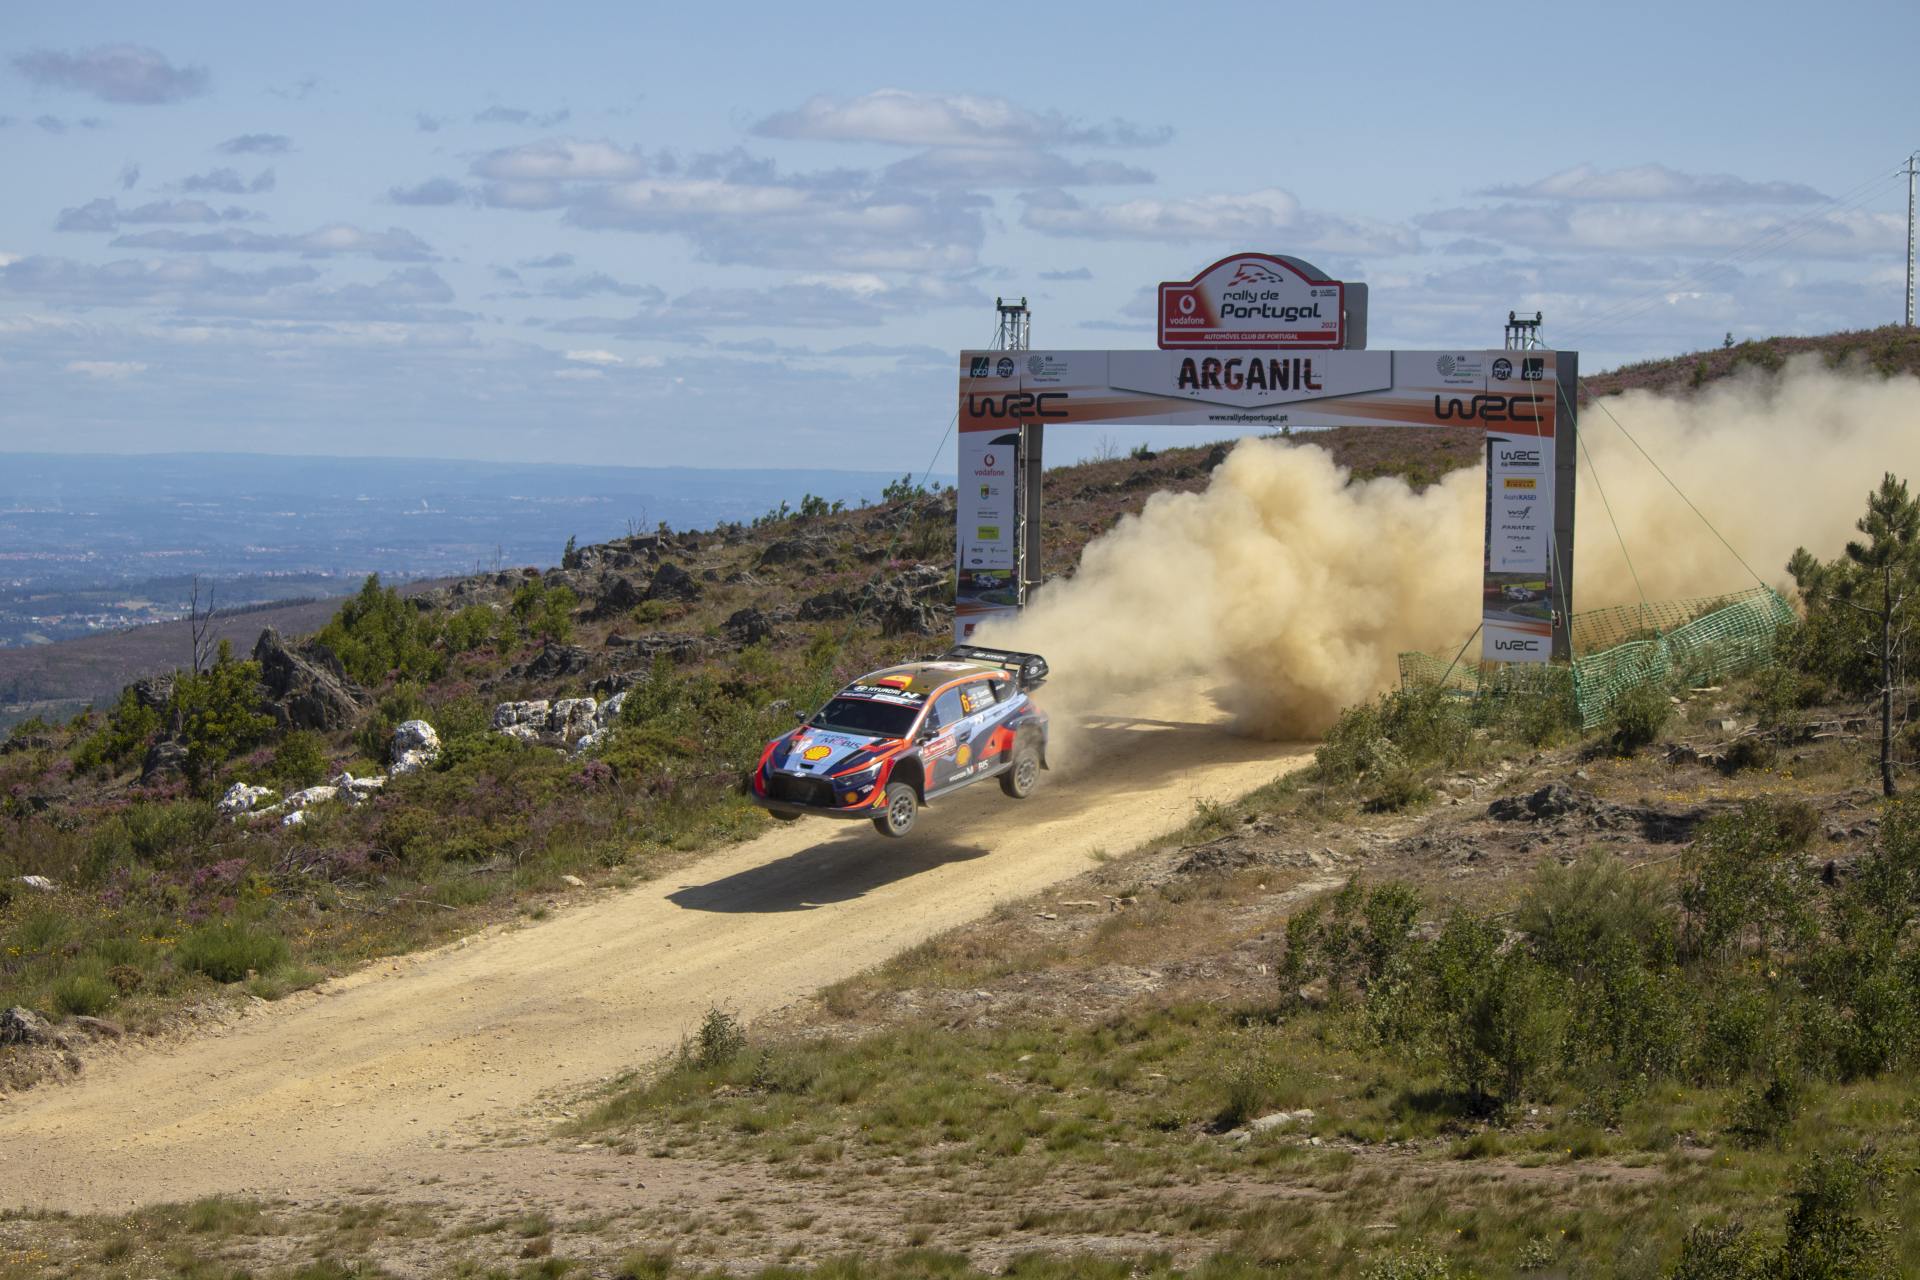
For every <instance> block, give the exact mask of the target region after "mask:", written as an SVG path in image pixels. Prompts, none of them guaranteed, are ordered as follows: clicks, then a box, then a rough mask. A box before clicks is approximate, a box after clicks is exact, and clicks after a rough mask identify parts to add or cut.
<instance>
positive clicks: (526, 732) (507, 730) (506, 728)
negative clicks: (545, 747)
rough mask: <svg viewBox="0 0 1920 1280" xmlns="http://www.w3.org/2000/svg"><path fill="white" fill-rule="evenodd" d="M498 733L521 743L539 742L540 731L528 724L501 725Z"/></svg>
mask: <svg viewBox="0 0 1920 1280" xmlns="http://www.w3.org/2000/svg"><path fill="white" fill-rule="evenodd" d="M499 731H500V732H501V733H504V734H506V735H507V736H508V737H509V738H518V739H519V740H520V741H522V742H539V741H540V731H539V730H538V729H536V728H534V727H533V726H532V725H530V724H509V725H503V726H501V728H500V730H499Z"/></svg>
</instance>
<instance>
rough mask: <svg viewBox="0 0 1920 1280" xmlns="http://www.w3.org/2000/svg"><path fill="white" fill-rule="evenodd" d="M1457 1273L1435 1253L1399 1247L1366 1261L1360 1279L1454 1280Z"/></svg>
mask: <svg viewBox="0 0 1920 1280" xmlns="http://www.w3.org/2000/svg"><path fill="white" fill-rule="evenodd" d="M1459 1274H1460V1273H1459V1272H1456V1271H1455V1270H1454V1269H1453V1268H1452V1266H1450V1265H1449V1264H1448V1262H1447V1260H1446V1259H1445V1258H1443V1257H1441V1256H1440V1255H1439V1254H1437V1253H1429V1252H1428V1251H1427V1250H1425V1249H1401V1250H1398V1251H1396V1252H1394V1253H1391V1254H1388V1255H1387V1256H1386V1257H1384V1258H1381V1259H1379V1260H1378V1261H1375V1262H1370V1263H1368V1264H1367V1267H1366V1270H1364V1271H1362V1272H1361V1273H1360V1280H1455V1277H1456V1276H1458V1275H1459Z"/></svg>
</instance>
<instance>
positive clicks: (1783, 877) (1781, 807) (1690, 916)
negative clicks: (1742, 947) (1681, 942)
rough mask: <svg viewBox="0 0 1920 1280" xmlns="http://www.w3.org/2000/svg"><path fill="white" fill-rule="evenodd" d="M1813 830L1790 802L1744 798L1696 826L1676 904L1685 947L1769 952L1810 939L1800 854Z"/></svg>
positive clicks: (1807, 814) (1808, 817) (1802, 810)
mask: <svg viewBox="0 0 1920 1280" xmlns="http://www.w3.org/2000/svg"><path fill="white" fill-rule="evenodd" d="M1818 827H1819V819H1818V816H1817V815H1816V814H1815V813H1814V812H1813V810H1812V809H1811V808H1809V807H1808V806H1807V805H1806V804H1805V803H1803V802H1801V801H1797V800H1750V801H1748V802H1747V803H1745V804H1743V805H1741V806H1740V807H1739V808H1738V809H1736V810H1734V811H1732V812H1730V813H1723V814H1719V815H1716V816H1715V817H1713V818H1710V819H1708V820H1707V821H1706V822H1704V823H1702V824H1701V826H1700V830H1699V833H1698V835H1697V836H1696V837H1695V838H1694V842H1693V848H1692V850H1691V851H1690V853H1689V855H1688V859H1687V872H1686V879H1685V881H1684V882H1683V884H1682V886H1681V889H1680V904H1681V906H1682V907H1683V908H1685V910H1686V914H1687V926H1688V932H1689V935H1690V939H1691V942H1692V945H1693V947H1694V948H1695V949H1696V950H1697V951H1700V952H1705V953H1710V952H1714V951H1717V950H1720V949H1722V948H1724V947H1727V946H1728V945H1730V944H1734V943H1737V942H1741V941H1748V942H1751V943H1752V944H1753V945H1755V946H1757V947H1758V948H1759V949H1760V950H1761V951H1763V952H1765V951H1773V950H1779V949H1782V948H1786V947H1790V946H1792V945H1794V944H1796V943H1804V942H1807V941H1810V940H1811V939H1812V938H1813V935H1814V932H1815V927H1816V922H1815V920H1814V917H1813V912H1812V901H1811V899H1812V892H1813V885H1812V881H1811V877H1810V876H1809V875H1808V874H1807V870H1806V867H1805V866H1804V865H1803V863H1802V861H1801V858H1800V856H1799V855H1800V853H1801V851H1802V850H1803V849H1805V848H1806V844H1807V841H1808V840H1809V839H1811V838H1812V836H1813V834H1814V832H1815V831H1816V830H1817V829H1818Z"/></svg>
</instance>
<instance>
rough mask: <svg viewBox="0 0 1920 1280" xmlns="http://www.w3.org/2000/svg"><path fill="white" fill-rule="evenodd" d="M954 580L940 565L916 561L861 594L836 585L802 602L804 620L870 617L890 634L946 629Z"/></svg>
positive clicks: (816, 620)
mask: <svg viewBox="0 0 1920 1280" xmlns="http://www.w3.org/2000/svg"><path fill="white" fill-rule="evenodd" d="M950 581H951V579H950V577H949V575H948V572H947V570H945V569H942V568H941V567H940V566H938V565H932V564H916V565H914V566H912V567H911V568H909V569H907V570H906V571H905V572H902V573H898V574H895V575H894V576H893V577H891V578H885V579H881V580H879V581H876V582H870V583H868V584H867V585H866V587H865V588H864V589H863V590H861V591H860V593H859V594H857V595H856V594H854V593H853V592H851V591H849V590H847V589H846V588H845V587H835V588H833V590H831V591H823V592H821V593H820V594H819V595H816V596H810V597H808V598H807V599H806V600H804V601H802V602H801V604H800V620H801V621H802V622H826V621H830V620H832V619H836V618H870V619H872V620H873V621H874V622H876V623H878V624H879V626H880V629H881V631H883V632H884V633H885V634H887V635H890V636H898V635H928V634H931V633H933V632H936V631H940V630H942V629H943V628H944V626H945V622H944V619H943V617H942V611H941V606H942V604H943V602H944V601H945V600H946V599H947V597H948V589H949V588H948V584H949V582H950Z"/></svg>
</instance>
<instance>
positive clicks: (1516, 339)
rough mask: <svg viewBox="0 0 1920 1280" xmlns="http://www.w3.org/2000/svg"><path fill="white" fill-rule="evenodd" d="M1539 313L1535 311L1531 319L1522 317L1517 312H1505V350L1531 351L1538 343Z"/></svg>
mask: <svg viewBox="0 0 1920 1280" xmlns="http://www.w3.org/2000/svg"><path fill="white" fill-rule="evenodd" d="M1540 315H1541V313H1540V312H1538V311H1536V312H1534V313H1533V319H1531V320H1525V319H1522V318H1521V317H1520V315H1519V313H1518V312H1513V311H1509V312H1507V350H1509V351H1532V350H1534V349H1535V348H1536V347H1538V346H1539V345H1540Z"/></svg>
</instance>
